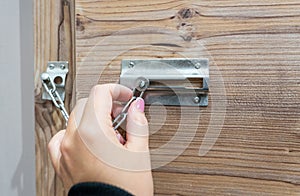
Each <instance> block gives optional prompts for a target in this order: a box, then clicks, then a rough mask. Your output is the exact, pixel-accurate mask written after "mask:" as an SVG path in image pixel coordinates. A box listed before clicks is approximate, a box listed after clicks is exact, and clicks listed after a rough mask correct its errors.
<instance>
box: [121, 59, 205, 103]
mask: <svg viewBox="0 0 300 196" xmlns="http://www.w3.org/2000/svg"><path fill="white" fill-rule="evenodd" d="M121 69H122V70H121V75H120V84H122V85H124V86H127V87H129V88H131V89H134V88H135V87H136V85H137V84H139V83H141V82H143V81H144V82H149V84H148V88H147V90H146V91H145V95H144V99H145V102H146V104H163V105H171V106H207V105H208V91H209V64H208V59H162V60H122V68H121Z"/></svg>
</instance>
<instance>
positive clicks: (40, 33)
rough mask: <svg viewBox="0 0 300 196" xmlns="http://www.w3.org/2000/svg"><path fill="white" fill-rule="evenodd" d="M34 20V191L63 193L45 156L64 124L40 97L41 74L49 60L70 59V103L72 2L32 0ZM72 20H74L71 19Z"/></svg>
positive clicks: (69, 100) (68, 94)
mask: <svg viewBox="0 0 300 196" xmlns="http://www.w3.org/2000/svg"><path fill="white" fill-rule="evenodd" d="M34 11H35V13H34V16H35V18H34V21H35V34H34V44H35V65H34V66H35V73H34V74H35V75H34V76H35V135H36V137H35V141H36V195H41V196H42V195H55V196H59V195H65V191H64V189H63V186H62V183H61V182H60V180H59V179H58V177H57V176H56V175H55V173H54V170H53V167H52V165H51V161H50V159H49V156H48V150H47V145H48V143H49V141H50V139H51V137H52V136H53V135H54V134H55V133H56V132H57V131H59V130H61V129H63V128H64V121H63V118H62V116H61V114H60V113H59V111H58V110H57V109H56V108H55V107H54V106H53V105H52V103H51V102H50V101H44V100H42V99H41V93H42V84H41V81H40V74H41V73H42V72H44V71H46V66H47V62H48V61H58V60H67V61H69V69H70V70H69V74H68V76H67V81H66V100H65V103H66V107H67V109H69V108H71V107H72V92H73V91H72V90H73V80H74V75H73V74H74V73H75V65H74V61H73V58H74V56H73V55H74V54H73V47H74V43H73V42H74V33H73V32H74V30H72V29H73V28H74V2H69V1H63V0H54V1H45V0H35V1H34ZM72 20H73V22H72Z"/></svg>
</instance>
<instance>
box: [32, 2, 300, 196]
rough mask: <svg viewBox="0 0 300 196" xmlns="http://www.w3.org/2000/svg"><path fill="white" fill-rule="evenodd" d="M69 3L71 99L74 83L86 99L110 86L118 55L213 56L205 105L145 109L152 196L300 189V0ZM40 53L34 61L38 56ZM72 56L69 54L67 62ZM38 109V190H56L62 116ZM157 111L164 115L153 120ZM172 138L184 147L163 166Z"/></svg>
mask: <svg viewBox="0 0 300 196" xmlns="http://www.w3.org/2000/svg"><path fill="white" fill-rule="evenodd" d="M36 2H39V3H41V1H38V0H36ZM60 3H61V2H60ZM71 3H75V6H74V7H73V8H74V9H75V10H72V9H71V13H73V12H72V11H74V12H75V13H74V14H75V30H74V31H73V33H74V32H75V34H76V36H75V38H74V42H75V45H72V46H71V47H72V50H71V53H72V51H73V52H74V51H76V52H75V56H76V67H75V66H74V64H72V67H73V70H72V72H71V73H72V74H73V75H75V76H76V77H75V78H76V79H75V80H74V81H73V84H74V86H72V84H71V83H70V84H69V87H68V92H69V93H70V95H71V91H70V90H71V89H73V98H74V99H76V100H78V99H79V98H83V97H87V96H88V93H89V91H90V89H91V87H92V86H93V85H96V84H102V83H108V82H110V83H116V82H117V81H118V77H119V74H120V65H121V60H122V59H162V58H201V57H205V58H208V59H209V61H210V92H209V106H208V107H204V108H200V109H197V110H196V109H195V108H183V107H182V108H180V107H164V106H150V107H149V106H148V107H147V108H146V114H147V116H148V118H149V121H150V129H151V133H152V135H151V137H150V147H151V155H152V157H153V164H154V165H156V166H157V167H155V168H154V170H153V175H154V186H155V195H298V194H299V191H300V147H299V144H300V66H299V63H300V39H299V38H300V30H299V24H300V16H299V10H300V3H299V2H298V1H295V0H287V1H281V0H271V1H269V0H260V1H257V0H254V1H241V0H230V1H217V0H216V1H208V0H205V1H201V0H200V1H199V0H189V1H186V0H178V1H165V0H153V1H139V0H123V1H110V0H96V1H88V0H75V2H71ZM44 4H45V2H44ZM51 5H52V6H56V5H57V4H55V3H54V2H53V3H52V4H51ZM60 5H61V4H60ZM71 5H72V4H71ZM71 8H72V6H71ZM58 10H62V9H61V8H59V9H58ZM44 11H45V10H44ZM40 12H41V13H43V10H41V11H40ZM65 13H67V12H65ZM71 16H72V14H71ZM44 17H45V16H44ZM52 17H56V16H52ZM41 18H42V17H41ZM49 21H53V20H51V19H50V20H49ZM61 21H65V20H61ZM61 21H60V22H61ZM57 24H61V23H57ZM64 24H68V23H67V22H66V23H64ZM40 25H42V24H40ZM48 26H49V25H48ZM54 26H55V28H56V27H57V25H54ZM42 31H43V32H44V31H45V29H44V30H42ZM56 31H57V29H56ZM59 32H61V31H59ZM40 34H42V33H41V32H40ZM67 38H68V36H67ZM53 39H54V40H60V41H61V42H63V43H65V42H64V40H65V39H57V38H53ZM61 42H57V43H61ZM68 43H72V40H71V41H69V42H68ZM67 45H68V44H67ZM58 48H59V47H58V46H55V47H53V51H54V53H55V54H60V53H59V52H57V51H62V50H59V49H58ZM40 50H41V49H39V51H40ZM63 51H64V50H63ZM37 55H38V57H37V59H39V58H40V56H39V55H41V54H40V53H39V54H37ZM68 55H69V56H66V57H65V58H69V60H72V58H71V57H72V55H70V53H68ZM55 59H60V60H65V59H63V57H59V58H58V57H55ZM44 60H45V61H46V60H53V59H46V58H45V59H44ZM45 61H44V62H43V63H44V64H45ZM37 73H38V72H37ZM72 74H71V75H72ZM69 81H72V77H71V80H69ZM39 88H40V86H39ZM39 88H37V89H39ZM70 97H71V96H70ZM68 100H70V99H68ZM67 103H70V101H67ZM36 105H37V109H36V114H37V128H36V133H37V134H36V135H37V136H36V138H37V163H38V164H37V166H38V168H37V171H38V172H37V175H38V176H37V182H38V184H39V186H38V191H37V192H38V195H41V194H39V193H44V194H45V195H47V194H53V192H52V191H53V190H55V194H60V193H62V187H61V185H60V184H59V183H58V182H57V181H55V180H54V179H55V178H54V173H53V170H52V169H51V166H50V165H49V161H47V155H46V150H45V144H46V142H47V141H48V140H49V138H50V137H51V135H53V134H54V133H55V132H56V131H57V130H58V129H59V128H61V127H62V120H59V118H60V116H59V114H58V113H57V112H56V111H55V109H53V108H52V106H51V104H50V103H43V104H41V103H39V102H37V104H36ZM157 112H160V113H162V114H164V115H163V116H164V118H157V117H156V116H155V115H154V114H155V113H157ZM49 113H50V114H51V115H50V116H49V115H48V114H49ZM183 114H184V115H183ZM41 116H43V118H41ZM51 116H52V117H51ZM54 119H55V120H54ZM42 122H44V124H43V123H42ZM179 122H180V123H179ZM180 127H184V128H185V129H183V130H182V129H181V128H180ZM175 136H176V137H175ZM169 143H171V144H172V145H169V147H170V148H169V149H168V150H169V151H168V152H177V151H178V148H179V149H180V150H182V153H179V155H178V156H176V157H170V159H168V161H166V162H164V164H162V165H159V164H158V163H159V162H160V161H161V160H160V159H159V158H165V157H161V156H159V153H160V151H159V150H160V149H162V148H163V147H164V145H165V144H169ZM175 154H176V153H175ZM166 156H168V155H166ZM44 166H45V167H44ZM39 167H44V168H39ZM47 172H48V173H47ZM49 176H51V177H49ZM45 188H46V190H45Z"/></svg>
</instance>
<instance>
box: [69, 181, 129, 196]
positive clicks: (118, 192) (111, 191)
mask: <svg viewBox="0 0 300 196" xmlns="http://www.w3.org/2000/svg"><path fill="white" fill-rule="evenodd" d="M95 195H101V196H102V195H103V196H105V195H109V196H133V195H132V194H130V193H128V192H127V191H125V190H123V189H120V188H118V187H115V186H112V185H109V184H103V183H98V182H84V183H79V184H76V185H74V186H73V187H72V188H71V189H70V191H69V194H68V196H95Z"/></svg>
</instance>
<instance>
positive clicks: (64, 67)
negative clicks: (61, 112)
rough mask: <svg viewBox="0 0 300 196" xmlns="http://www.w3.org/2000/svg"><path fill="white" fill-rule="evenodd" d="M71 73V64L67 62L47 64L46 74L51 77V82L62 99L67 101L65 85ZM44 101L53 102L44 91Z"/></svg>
mask: <svg viewBox="0 0 300 196" xmlns="http://www.w3.org/2000/svg"><path fill="white" fill-rule="evenodd" d="M68 72H69V63H68V62H67V61H51V62H48V64H47V70H46V72H45V73H47V74H48V75H49V78H50V80H51V81H53V82H54V84H55V87H56V90H57V92H58V94H59V96H60V98H61V99H62V100H63V101H64V100H65V85H66V76H67V74H68ZM42 99H43V100H52V99H51V96H50V95H49V93H48V92H47V91H45V90H44V91H43V94H42Z"/></svg>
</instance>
